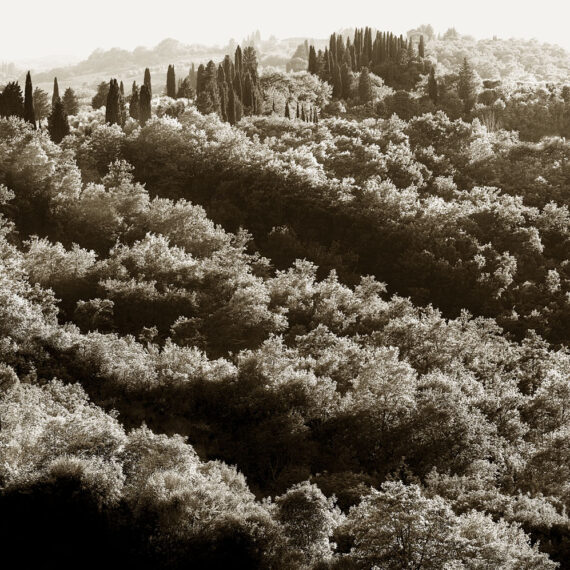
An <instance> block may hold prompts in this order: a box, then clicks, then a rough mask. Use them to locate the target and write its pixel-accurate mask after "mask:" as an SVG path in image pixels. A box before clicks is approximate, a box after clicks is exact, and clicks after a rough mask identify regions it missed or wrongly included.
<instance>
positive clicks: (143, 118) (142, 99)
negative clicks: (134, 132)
mask: <svg viewBox="0 0 570 570" xmlns="http://www.w3.org/2000/svg"><path fill="white" fill-rule="evenodd" d="M151 114H152V110H151V106H150V92H149V90H148V87H147V86H146V84H145V85H142V86H141V89H140V92H139V121H140V123H141V125H143V126H144V125H146V122H147V121H148V120H149V119H150V117H151Z"/></svg>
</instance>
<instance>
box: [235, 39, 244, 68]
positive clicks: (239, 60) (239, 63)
mask: <svg viewBox="0 0 570 570" xmlns="http://www.w3.org/2000/svg"><path fill="white" fill-rule="evenodd" d="M234 58H235V68H236V73H239V74H240V75H241V74H243V53H242V51H241V47H240V46H238V47H237V48H236V53H235V56H234Z"/></svg>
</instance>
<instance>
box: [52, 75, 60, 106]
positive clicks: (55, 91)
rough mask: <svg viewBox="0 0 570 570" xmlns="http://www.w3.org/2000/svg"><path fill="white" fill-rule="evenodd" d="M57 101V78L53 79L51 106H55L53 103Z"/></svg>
mask: <svg viewBox="0 0 570 570" xmlns="http://www.w3.org/2000/svg"><path fill="white" fill-rule="evenodd" d="M58 99H59V85H58V84H57V77H54V78H53V94H52V96H51V104H52V105H55V102H56V101H57V100H58Z"/></svg>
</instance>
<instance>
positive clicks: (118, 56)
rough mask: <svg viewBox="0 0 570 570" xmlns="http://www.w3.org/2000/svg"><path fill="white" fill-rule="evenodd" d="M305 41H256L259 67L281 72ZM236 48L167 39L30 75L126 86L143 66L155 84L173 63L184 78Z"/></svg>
mask: <svg viewBox="0 0 570 570" xmlns="http://www.w3.org/2000/svg"><path fill="white" fill-rule="evenodd" d="M306 39H308V38H287V39H283V40H278V39H275V38H271V39H269V40H262V41H259V42H256V43H255V47H256V49H257V51H258V57H259V62H260V64H261V65H262V66H267V65H270V66H275V67H280V68H283V69H285V66H286V64H287V62H288V61H289V60H290V59H291V56H292V55H293V53H294V52H295V50H296V48H297V46H298V45H299V44H301V43H303V42H304V41H305V40H306ZM310 41H312V42H314V41H315V40H310ZM316 43H317V45H323V46H324V45H325V43H326V40H316ZM236 46H237V43H235V42H234V41H232V42H230V43H229V44H227V45H225V46H204V45H200V44H184V43H182V42H180V41H178V40H175V39H172V38H168V39H165V40H163V41H162V42H160V43H159V44H158V45H157V46H156V47H154V48H146V47H137V48H135V49H134V50H132V51H129V50H125V49H120V48H112V49H109V50H102V49H97V50H95V51H94V52H93V53H92V54H91V55H90V56H89V57H88V58H87V59H86V60H84V61H81V62H80V63H78V64H76V65H71V66H65V67H58V68H54V69H51V70H49V71H46V72H42V73H36V74H34V83H35V84H38V85H45V86H48V85H51V82H52V81H53V78H54V77H57V78H58V80H59V81H61V82H63V83H64V84H66V85H67V84H69V85H71V86H73V87H75V88H93V87H95V86H96V85H97V83H99V82H100V81H103V80H107V79H108V78H109V77H112V76H116V77H119V78H121V79H122V80H123V81H124V82H125V85H126V84H127V82H128V81H131V80H133V79H136V80H138V81H139V82H140V80H142V73H143V71H144V68H145V67H149V68H150V70H151V72H152V73H153V79H154V78H155V77H156V80H157V81H162V76H163V75H164V77H166V68H167V66H168V65H170V64H174V66H175V67H176V68H177V75H178V74H179V73H180V74H184V75H185V74H186V73H187V72H188V69H189V68H190V66H191V65H192V63H194V64H196V65H199V64H200V63H206V62H207V61H209V60H210V59H212V60H214V61H220V60H221V59H223V57H224V56H225V55H226V54H228V53H231V54H233V52H234V51H235V48H236ZM178 70H179V71H178ZM179 76H181V75H179Z"/></svg>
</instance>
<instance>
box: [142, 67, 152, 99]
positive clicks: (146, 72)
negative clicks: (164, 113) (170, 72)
mask: <svg viewBox="0 0 570 570" xmlns="http://www.w3.org/2000/svg"><path fill="white" fill-rule="evenodd" d="M143 83H144V85H146V90H147V91H148V96H149V97H150V98H151V99H152V83H151V79H150V69H149V68H148V67H147V68H146V69H145V70H144V81H143Z"/></svg>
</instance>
